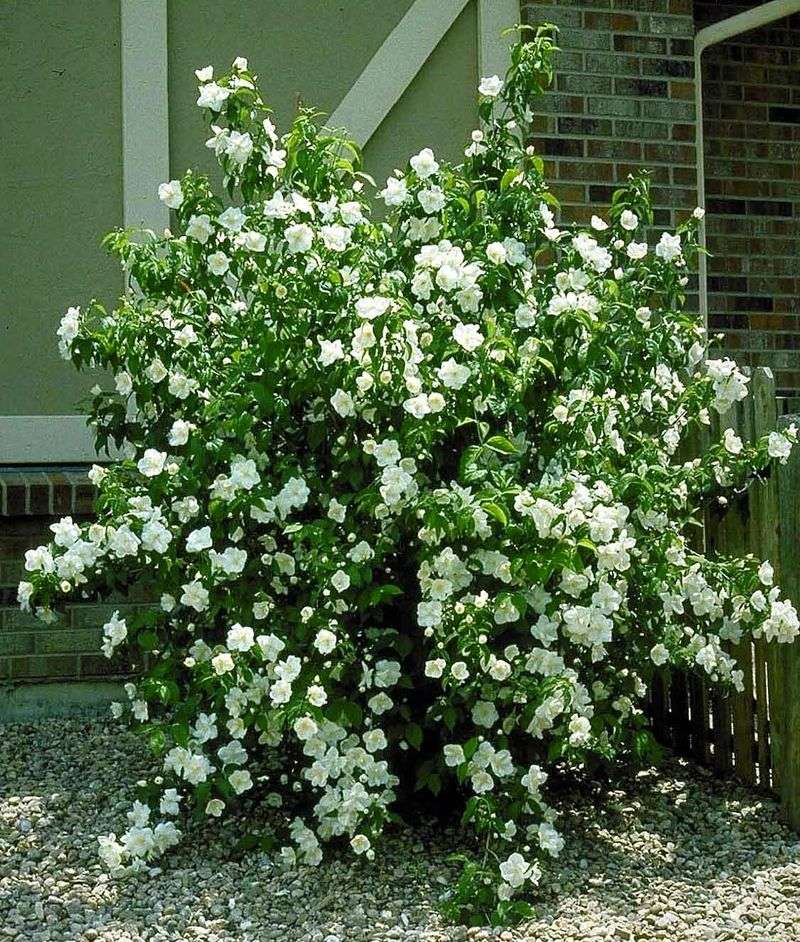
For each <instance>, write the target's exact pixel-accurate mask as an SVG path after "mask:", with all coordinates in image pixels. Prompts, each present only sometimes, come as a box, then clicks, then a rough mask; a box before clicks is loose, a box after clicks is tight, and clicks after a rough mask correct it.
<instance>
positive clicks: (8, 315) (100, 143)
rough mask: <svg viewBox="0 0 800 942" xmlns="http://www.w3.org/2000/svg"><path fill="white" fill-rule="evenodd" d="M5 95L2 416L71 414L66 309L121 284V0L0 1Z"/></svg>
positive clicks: (0, 175) (76, 385)
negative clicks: (114, 232)
mask: <svg viewBox="0 0 800 942" xmlns="http://www.w3.org/2000/svg"><path fill="white" fill-rule="evenodd" d="M0 102H2V105H1V106H0V114H2V137H1V138H0V181H2V183H0V194H2V196H1V197H0V206H2V210H1V215H2V225H0V415H20V414H22V415H40V414H47V413H51V412H56V413H72V412H76V411H80V410H77V409H76V408H75V405H76V400H77V399H78V398H79V397H80V396H83V395H85V392H86V389H87V388H88V386H90V385H91V381H90V380H89V381H87V379H86V377H85V376H80V375H79V374H78V373H76V372H75V370H73V369H70V368H68V367H67V366H66V364H64V363H63V362H62V361H61V360H60V359H59V356H58V351H57V349H56V337H55V330H56V327H57V326H58V322H59V320H60V318H61V314H62V313H63V311H64V310H65V309H66V307H67V306H68V305H70V304H75V303H80V302H85V301H87V300H89V298H91V297H93V296H96V297H98V298H101V299H105V300H113V299H114V298H115V297H116V296H117V295H118V294H119V291H120V288H121V285H122V281H121V276H120V271H119V267H118V265H117V264H116V263H115V262H114V261H113V260H112V259H109V258H108V257H107V256H106V254H105V252H104V251H103V250H102V248H101V247H100V239H101V238H102V236H103V235H104V234H105V232H106V231H108V230H109V229H111V228H113V227H114V226H117V225H120V223H121V221H122V171H121V127H122V115H121V97H120V29H119V0H92V2H91V3H86V2H83V0H3V2H2V3H0Z"/></svg>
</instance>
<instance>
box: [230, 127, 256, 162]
mask: <svg viewBox="0 0 800 942" xmlns="http://www.w3.org/2000/svg"><path fill="white" fill-rule="evenodd" d="M225 153H226V154H227V155H228V156H229V157H230V158H231V160H232V161H233V162H234V163H237V164H246V163H247V160H248V158H249V157H250V155H251V154H252V153H253V139H252V138H251V137H250V135H249V134H248V133H247V132H245V133H242V132H241V131H231V132H230V134H229V135H228V136H227V138H226V139H225Z"/></svg>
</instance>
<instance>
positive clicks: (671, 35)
mask: <svg viewBox="0 0 800 942" xmlns="http://www.w3.org/2000/svg"><path fill="white" fill-rule="evenodd" d="M523 18H524V20H525V21H526V22H528V23H531V24H537V23H541V22H545V21H548V22H553V23H555V24H556V25H557V26H558V27H559V28H560V34H559V45H560V47H561V50H562V51H561V52H560V53H559V54H558V56H557V59H556V72H557V77H556V83H555V87H554V89H553V90H551V91H550V92H548V93H547V94H546V95H545V96H544V98H543V100H542V101H541V102H537V103H536V105H535V111H536V112H537V117H536V119H535V124H534V140H533V143H534V144H535V146H536V147H537V149H538V151H539V153H541V154H542V155H543V156H544V157H545V158H546V167H547V173H548V177H549V179H550V180H551V182H552V184H553V190H554V192H555V194H556V195H557V196H558V198H559V199H560V200H561V202H562V205H563V207H564V216H565V217H566V218H568V219H578V220H588V218H589V216H590V215H591V214H592V212H596V211H601V212H602V211H603V210H605V209H607V208H608V205H609V203H610V199H611V194H612V192H613V191H614V189H616V187H617V186H618V185H619V184H620V183H622V182H623V181H624V180H625V179H626V177H627V176H628V174H629V173H631V172H634V171H636V170H639V169H647V170H649V171H650V174H651V179H652V183H653V187H652V194H653V201H654V205H655V210H656V212H655V217H656V224H657V225H658V226H660V227H669V226H674V225H675V223H676V222H677V221H678V220H679V219H680V218H682V217H683V216H684V214H686V213H689V212H691V210H692V209H694V207H695V205H696V204H697V196H696V185H697V178H696V172H695V151H694V137H695V105H694V62H693V42H692V40H693V36H694V20H693V18H692V4H691V0H613V2H612V0H555V2H542V0H537V2H533V3H523Z"/></svg>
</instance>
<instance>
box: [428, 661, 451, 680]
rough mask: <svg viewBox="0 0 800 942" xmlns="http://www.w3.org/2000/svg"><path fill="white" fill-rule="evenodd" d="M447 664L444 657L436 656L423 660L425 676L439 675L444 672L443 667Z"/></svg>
mask: <svg viewBox="0 0 800 942" xmlns="http://www.w3.org/2000/svg"><path fill="white" fill-rule="evenodd" d="M446 665H447V661H445V660H444V658H441V657H439V658H436V659H435V660H433V661H425V676H426V677H441V676H442V674H443V673H444V669H445V667H446Z"/></svg>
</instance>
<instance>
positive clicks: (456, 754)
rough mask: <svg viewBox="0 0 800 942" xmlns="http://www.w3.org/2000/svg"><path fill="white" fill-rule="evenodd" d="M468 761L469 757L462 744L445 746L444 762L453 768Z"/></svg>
mask: <svg viewBox="0 0 800 942" xmlns="http://www.w3.org/2000/svg"><path fill="white" fill-rule="evenodd" d="M466 761H467V759H466V756H465V755H464V750H463V748H462V747H461V746H458V745H448V746H445V747H444V764H445V765H446V766H448V767H449V768H451V769H452V768H454V767H455V766H457V765H463V763H464V762H466Z"/></svg>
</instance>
